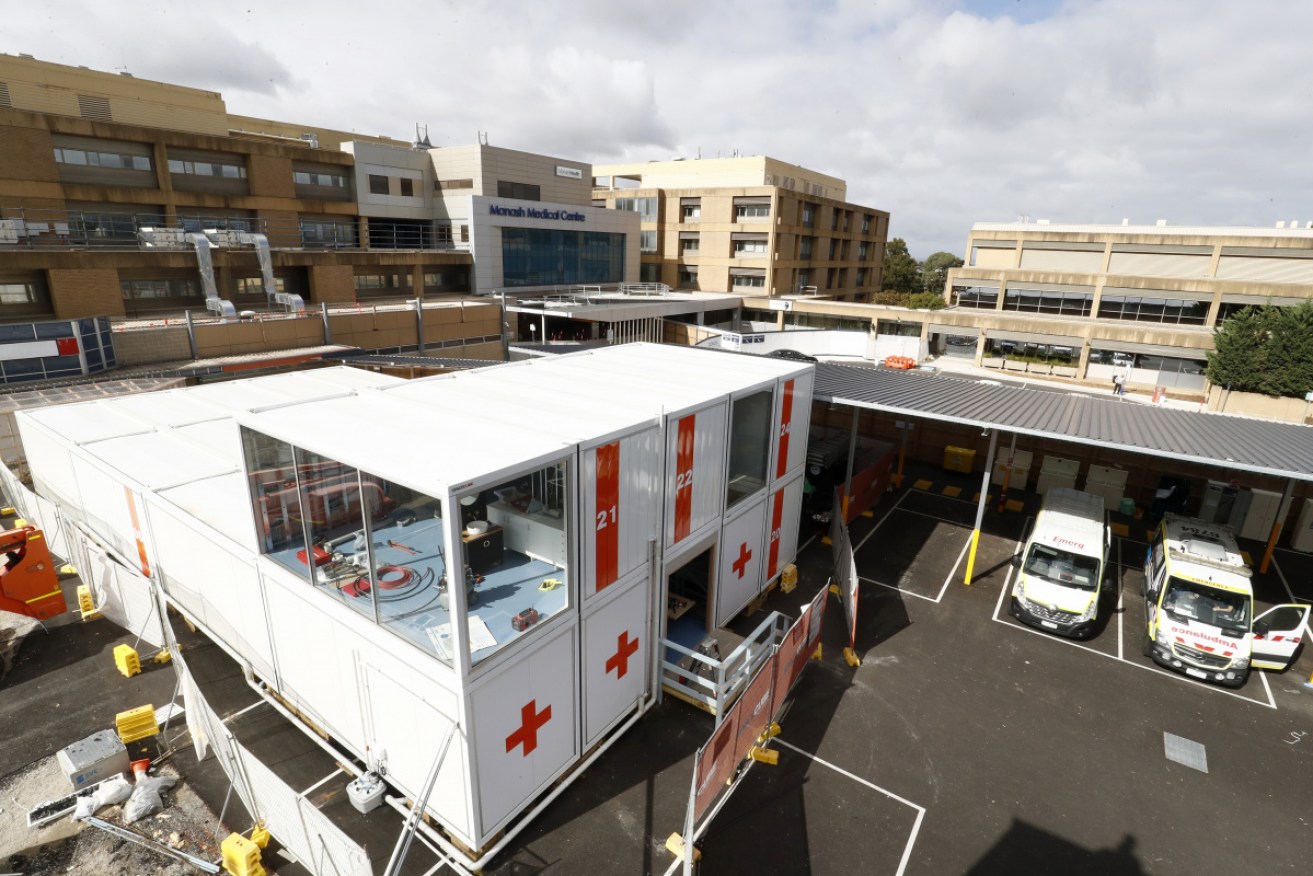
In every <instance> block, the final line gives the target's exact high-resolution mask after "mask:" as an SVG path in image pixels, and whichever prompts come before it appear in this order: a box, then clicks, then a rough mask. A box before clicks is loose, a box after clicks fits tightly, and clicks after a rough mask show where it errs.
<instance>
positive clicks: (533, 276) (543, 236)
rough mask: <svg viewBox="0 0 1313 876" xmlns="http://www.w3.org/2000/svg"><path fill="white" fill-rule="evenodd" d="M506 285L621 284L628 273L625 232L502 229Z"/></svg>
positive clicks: (503, 267) (503, 269) (503, 270)
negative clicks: (626, 268) (626, 272)
mask: <svg viewBox="0 0 1313 876" xmlns="http://www.w3.org/2000/svg"><path fill="white" fill-rule="evenodd" d="M502 272H503V278H504V282H505V285H507V286H554V285H561V284H568V283H618V282H620V281H621V280H623V279H624V276H625V235H623V234H610V233H607V232H601V231H567V230H564V229H554V228H503V229H502Z"/></svg>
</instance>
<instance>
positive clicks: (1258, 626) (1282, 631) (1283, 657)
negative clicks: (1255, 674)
mask: <svg viewBox="0 0 1313 876" xmlns="http://www.w3.org/2000/svg"><path fill="white" fill-rule="evenodd" d="M1306 621H1308V606H1307V605H1295V604H1293V603H1292V604H1287V605H1278V606H1276V607H1274V608H1269V609H1268V610H1267V611H1265V612H1263V613H1262V614H1260V615H1259V616H1258V617H1256V618H1254V650H1253V656H1252V658H1251V662H1252V663H1253V665H1254V666H1255V667H1257V668H1258V669H1275V670H1276V671H1278V672H1283V671H1285V670H1286V669H1287V668H1289V666H1290V664H1291V663H1293V662H1294V659H1295V651H1296V650H1297V649H1298V648H1299V643H1300V641H1301V640H1302V638H1303V632H1304V624H1305V622H1306Z"/></svg>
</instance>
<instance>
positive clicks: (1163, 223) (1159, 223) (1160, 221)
mask: <svg viewBox="0 0 1313 876" xmlns="http://www.w3.org/2000/svg"><path fill="white" fill-rule="evenodd" d="M1153 224H1154V225H1157V226H1158V227H1159V228H1162V227H1163V226H1165V225H1166V224H1167V220H1166V219H1159V220H1158V221H1157V222H1155V223H1153Z"/></svg>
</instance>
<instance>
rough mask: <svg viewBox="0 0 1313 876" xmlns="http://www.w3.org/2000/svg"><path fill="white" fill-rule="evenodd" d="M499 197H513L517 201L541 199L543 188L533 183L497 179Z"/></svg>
mask: <svg viewBox="0 0 1313 876" xmlns="http://www.w3.org/2000/svg"><path fill="white" fill-rule="evenodd" d="M497 197H499V198H513V199H515V200H517V201H541V200H542V188H541V187H540V186H536V185H533V184H531V183H519V182H510V181H508V180H504V179H501V180H497Z"/></svg>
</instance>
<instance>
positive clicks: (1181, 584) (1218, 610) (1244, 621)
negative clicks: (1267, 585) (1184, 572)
mask: <svg viewBox="0 0 1313 876" xmlns="http://www.w3.org/2000/svg"><path fill="white" fill-rule="evenodd" d="M1163 611H1165V612H1167V613H1168V614H1169V615H1171V617H1172V619H1173V620H1177V621H1184V620H1187V619H1188V620H1193V621H1199V622H1200V623H1205V624H1211V625H1212V626H1215V627H1220V628H1221V629H1224V630H1229V631H1231V632H1234V633H1247V632H1249V597H1248V596H1246V595H1245V594H1243V593H1232V592H1231V591H1229V590H1218V589H1217V588H1215V587H1209V586H1208V585H1206V584H1196V583H1194V582H1193V581H1184V580H1182V579H1180V578H1175V577H1173V578H1170V579H1168V582H1167V592H1166V593H1165V594H1163Z"/></svg>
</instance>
